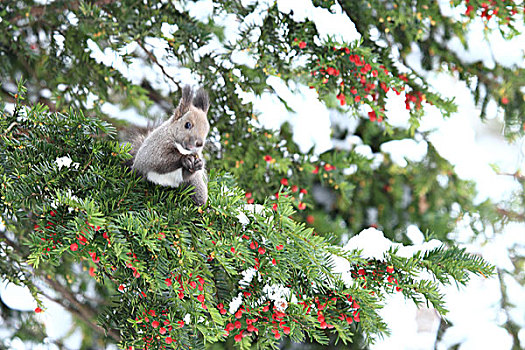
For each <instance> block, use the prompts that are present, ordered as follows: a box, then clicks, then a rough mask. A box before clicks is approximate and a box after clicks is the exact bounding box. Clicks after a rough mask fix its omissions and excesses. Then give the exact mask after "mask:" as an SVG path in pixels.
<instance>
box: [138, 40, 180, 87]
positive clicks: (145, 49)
mask: <svg viewBox="0 0 525 350" xmlns="http://www.w3.org/2000/svg"><path fill="white" fill-rule="evenodd" d="M137 43H138V44H139V46H140V47H141V48H142V50H144V52H146V54H147V55H148V57H149V58H150V59H151V60H152V61H153V63H155V64H156V65H157V66H158V67H159V68H160V70H161V71H162V74H164V76H165V77H166V78H168V79H169V80H171V81H172V82H173V83H174V84H175V85H176V86H177V88H178V89H179V90H180V85H179V83H178V82H177V81H176V80H175V79H173V77H172V76H171V75H169V74H168V72H166V69H165V68H164V66H163V65H162V64H160V63H159V61H158V60H157V57H155V55H154V54H153V53H152V52H151V51H149V50H148V49H147V48H146V46H145V45H144V43H143V42H142V41H141V40H137Z"/></svg>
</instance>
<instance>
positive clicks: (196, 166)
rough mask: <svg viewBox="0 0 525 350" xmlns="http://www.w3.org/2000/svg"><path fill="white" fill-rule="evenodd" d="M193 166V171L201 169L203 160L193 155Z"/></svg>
mask: <svg viewBox="0 0 525 350" xmlns="http://www.w3.org/2000/svg"><path fill="white" fill-rule="evenodd" d="M193 168H194V169H195V170H194V171H197V170H202V168H204V162H203V161H202V159H200V158H197V157H195V161H194V162H193Z"/></svg>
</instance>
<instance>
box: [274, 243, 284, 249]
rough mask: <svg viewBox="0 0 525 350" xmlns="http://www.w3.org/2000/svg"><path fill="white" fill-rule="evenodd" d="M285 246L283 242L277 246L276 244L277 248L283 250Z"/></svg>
mask: <svg viewBox="0 0 525 350" xmlns="http://www.w3.org/2000/svg"><path fill="white" fill-rule="evenodd" d="M283 248H284V246H283V245H282V244H279V245H277V246H275V249H277V250H282V249H283Z"/></svg>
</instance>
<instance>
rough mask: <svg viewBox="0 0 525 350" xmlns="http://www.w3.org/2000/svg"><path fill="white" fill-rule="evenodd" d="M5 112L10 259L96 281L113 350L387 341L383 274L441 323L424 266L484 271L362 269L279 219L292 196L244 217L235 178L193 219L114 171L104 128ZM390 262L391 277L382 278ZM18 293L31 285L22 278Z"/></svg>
mask: <svg viewBox="0 0 525 350" xmlns="http://www.w3.org/2000/svg"><path fill="white" fill-rule="evenodd" d="M15 110H16V113H14V114H5V113H4V114H3V115H2V124H1V127H2V128H1V130H2V140H3V143H2V148H1V149H0V152H1V153H0V155H1V159H2V164H1V167H2V170H3V174H4V176H3V182H2V193H1V195H2V199H3V201H2V204H1V210H2V212H3V213H4V217H5V218H6V223H7V228H8V229H9V230H12V231H13V232H18V235H17V241H19V242H21V243H23V244H24V245H26V246H28V248H29V252H28V253H29V254H28V255H26V256H23V255H22V251H18V254H20V257H21V258H23V259H24V260H25V261H26V262H27V263H28V264H29V265H31V266H32V268H33V269H34V270H35V271H42V273H46V274H50V275H53V276H54V279H56V280H59V277H60V276H62V278H63V279H64V280H66V281H68V278H67V276H68V275H67V274H63V273H64V271H67V273H69V272H70V269H69V268H73V266H75V265H76V264H80V265H81V266H82V267H83V270H84V271H86V272H84V273H82V274H80V275H79V276H78V278H80V279H82V280H85V279H88V281H86V282H85V283H87V284H90V283H91V282H89V279H90V278H94V280H95V281H96V284H97V286H98V287H97V288H99V289H100V291H101V292H102V294H103V295H105V296H106V298H108V300H110V303H109V305H108V306H106V307H105V311H103V312H102V313H101V314H100V315H98V317H97V321H98V323H99V324H100V325H101V326H102V327H103V328H104V329H106V330H112V331H114V332H118V333H117V334H119V338H120V339H121V345H122V346H125V347H128V346H135V347H139V348H142V347H146V348H150V347H151V348H158V347H165V346H169V345H170V344H171V345H172V346H175V347H189V346H191V347H199V348H200V347H202V346H203V345H204V344H211V343H215V342H218V341H222V340H224V339H225V338H226V337H234V338H235V341H236V342H238V343H239V344H240V346H241V347H243V346H248V345H250V344H252V345H254V346H255V345H256V346H258V347H263V348H265V347H269V346H272V347H273V346H275V344H276V342H277V341H278V339H280V338H281V337H283V336H285V335H289V336H290V338H291V339H292V340H294V341H302V340H304V339H305V336H307V337H309V338H310V339H311V340H315V341H316V342H318V343H320V344H324V343H327V342H328V338H327V335H328V334H335V335H336V336H337V337H339V338H340V340H341V341H342V342H343V343H347V342H350V341H351V340H352V338H351V335H352V334H354V333H355V332H357V331H359V332H362V334H363V335H364V336H365V338H366V339H367V341H372V339H373V338H372V336H373V335H375V334H378V333H382V332H385V331H386V324H384V322H383V321H382V320H381V318H380V317H379V316H378V315H377V309H378V308H380V307H381V305H380V302H381V300H382V299H383V296H384V293H391V292H393V290H390V289H389V287H386V288H383V285H384V284H391V285H394V284H393V283H392V278H393V277H392V276H396V277H395V278H396V279H399V281H400V284H399V286H402V288H403V290H406V292H405V294H406V295H407V296H408V297H411V298H412V299H414V300H416V301H420V300H428V302H430V303H432V304H433V305H434V306H435V307H436V308H437V309H438V310H439V311H440V312H443V313H444V312H445V308H444V307H443V306H442V303H443V300H442V295H440V294H439V293H437V292H436V285H435V283H434V282H431V281H420V282H419V284H417V283H415V282H413V280H412V277H411V276H413V275H415V274H417V272H418V271H419V270H421V267H424V268H425V269H427V270H428V271H430V272H432V273H434V275H435V277H436V278H438V279H439V280H440V281H441V282H443V283H448V282H449V281H448V279H449V278H450V279H452V280H456V281H458V282H459V283H464V282H466V277H465V275H466V274H467V273H468V272H478V271H482V270H483V272H484V273H485V274H487V275H489V274H490V273H491V270H490V268H489V267H488V266H487V264H486V263H485V262H484V261H482V260H481V259H478V258H474V257H472V256H470V255H468V254H466V253H464V252H463V251H459V252H458V251H456V250H454V249H452V250H446V249H440V250H437V251H432V252H429V253H427V254H425V255H423V256H421V255H416V256H414V257H413V258H411V259H408V260H403V259H400V258H396V257H395V253H392V255H391V259H389V260H388V262H385V263H377V262H376V263H374V262H373V261H370V262H367V261H366V260H364V259H362V258H360V257H359V256H358V255H356V253H355V252H345V251H343V250H342V249H341V248H338V247H336V246H332V245H330V244H329V243H328V241H327V240H326V239H325V238H323V237H322V236H318V235H316V234H314V232H313V230H312V229H311V228H306V227H305V225H304V224H301V223H297V222H295V221H294V220H292V219H290V215H292V214H293V209H292V206H291V202H292V200H291V198H289V197H288V198H286V197H285V196H279V198H278V200H277V201H275V202H273V204H275V207H274V206H273V204H272V201H269V202H268V201H267V202H266V203H264V204H262V205H260V204H248V205H247V204H245V202H244V194H243V191H242V190H240V189H239V188H238V187H237V186H236V185H235V182H234V181H233V179H232V178H231V177H230V176H228V175H226V174H224V173H220V172H219V173H218V172H216V171H212V172H211V174H210V182H209V191H210V197H209V200H208V204H207V205H206V206H205V207H203V208H198V207H195V206H194V205H193V204H191V202H190V200H189V196H188V191H187V190H186V191H181V190H177V189H173V190H169V189H166V188H163V187H159V186H155V185H152V184H150V183H147V182H145V181H142V180H141V179H140V178H138V177H136V176H135V175H134V174H133V173H131V172H130V170H129V169H128V168H127V167H125V166H124V165H123V163H124V162H125V161H126V160H127V159H128V158H129V154H128V150H129V149H128V148H127V147H126V146H122V145H120V144H119V143H118V142H117V141H115V140H114V135H115V130H114V128H113V127H112V126H111V125H109V124H108V123H106V122H103V121H100V120H99V119H97V118H89V117H86V116H84V115H83V114H82V113H75V112H74V111H70V113H69V114H67V115H66V114H61V113H50V112H48V111H47V109H46V108H45V107H43V106H42V105H36V106H35V107H34V108H27V107H20V108H19V106H17V108H16V109H15ZM65 157H67V159H64V158H65ZM15 164H16V166H15ZM334 256H339V257H340V258H343V259H345V260H346V261H347V262H348V263H349V264H350V266H354V267H351V268H350V271H353V270H354V269H355V270H358V271H359V272H358V274H357V275H356V282H355V283H352V282H349V281H347V282H346V283H344V282H343V280H341V276H340V275H339V274H336V273H334V272H333V268H334V262H333V257H334ZM389 263H392V264H394V266H395V268H396V269H397V272H396V273H395V274H389V273H384V272H385V271H386V266H387V264H389ZM361 264H364V265H365V266H367V269H375V271H376V272H377V273H374V274H373V275H374V277H372V278H371V279H370V280H369V279H367V278H366V277H365V275H366V272H365V273H364V274H362V273H361V272H360V271H361V270H360V265H361ZM441 265H445V266H444V267H442V266H441ZM68 266H69V268H67V267H68ZM9 271H10V270H8V269H6V270H5V271H4V270H2V273H3V274H4V273H9ZM88 275H89V276H88ZM13 276H16V274H14V275H13ZM357 276H359V277H363V279H364V282H361V281H360V280H359V278H357ZM387 276H388V277H387ZM27 278H28V276H27ZM369 281H370V283H369ZM372 281H374V283H375V285H374V283H373V282H372ZM15 282H18V283H23V284H27V285H31V286H33V284H32V283H33V281H32V279H31V278H28V280H27V281H26V280H17V281H15ZM75 284H76V281H70V282H68V283H67V285H68V286H69V287H73V286H74V285H75ZM395 284H396V285H397V284H398V282H397V281H396V282H395ZM235 299H238V301H239V303H238V306H237V307H234V306H231V304H234V303H235ZM228 308H229V309H230V310H227V309H228ZM325 330H328V333H327V331H325Z"/></svg>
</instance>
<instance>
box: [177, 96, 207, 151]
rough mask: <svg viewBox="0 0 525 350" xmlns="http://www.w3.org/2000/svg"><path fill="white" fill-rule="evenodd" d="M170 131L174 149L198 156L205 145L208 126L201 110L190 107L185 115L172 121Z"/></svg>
mask: <svg viewBox="0 0 525 350" xmlns="http://www.w3.org/2000/svg"><path fill="white" fill-rule="evenodd" d="M171 129H172V131H173V134H174V135H175V147H177V150H178V151H179V152H180V153H182V154H199V153H201V152H202V149H203V147H204V144H205V143H206V137H207V136H208V132H209V131H210V124H209V123H208V118H207V117H206V113H205V112H204V111H203V110H201V109H199V108H196V107H194V106H190V108H189V110H188V111H187V112H186V113H184V114H183V115H182V116H181V117H180V118H179V119H176V120H174V121H173V123H172V127H171Z"/></svg>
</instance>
